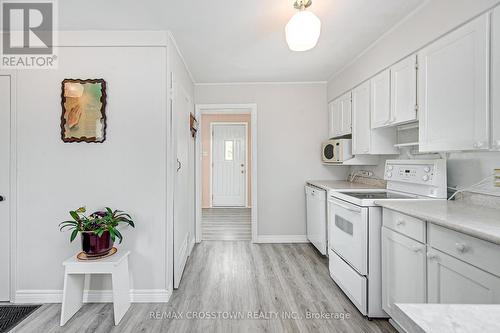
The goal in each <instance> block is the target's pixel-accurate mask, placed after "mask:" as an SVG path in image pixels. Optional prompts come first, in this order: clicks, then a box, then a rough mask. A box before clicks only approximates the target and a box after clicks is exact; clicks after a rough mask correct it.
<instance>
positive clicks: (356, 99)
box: [352, 81, 371, 155]
mask: <svg viewBox="0 0 500 333" xmlns="http://www.w3.org/2000/svg"><path fill="white" fill-rule="evenodd" d="M370 144H371V127H370V82H369V81H367V82H365V83H363V84H362V85H360V86H359V87H357V88H356V89H354V90H353V91H352V153H353V154H354V155H356V154H368V153H370Z"/></svg>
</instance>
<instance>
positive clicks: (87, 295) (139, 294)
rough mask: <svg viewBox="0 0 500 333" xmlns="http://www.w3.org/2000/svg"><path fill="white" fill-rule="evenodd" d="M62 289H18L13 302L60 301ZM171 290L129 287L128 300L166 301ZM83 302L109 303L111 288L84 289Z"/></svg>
mask: <svg viewBox="0 0 500 333" xmlns="http://www.w3.org/2000/svg"><path fill="white" fill-rule="evenodd" d="M62 295H63V291H62V290H18V291H17V292H16V296H15V297H16V298H15V300H14V303H16V304H29V303H33V304H40V303H61V302H62ZM171 295H172V291H170V290H166V289H131V290H130V301H131V302H132V303H167V302H168V301H169V299H170V296H171ZM83 302H84V303H111V302H113V291H112V290H85V291H84V292H83Z"/></svg>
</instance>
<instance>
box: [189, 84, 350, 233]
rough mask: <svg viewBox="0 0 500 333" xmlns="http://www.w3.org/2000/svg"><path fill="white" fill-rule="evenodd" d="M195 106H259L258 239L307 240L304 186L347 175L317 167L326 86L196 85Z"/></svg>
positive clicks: (323, 129)
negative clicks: (291, 238)
mask: <svg viewBox="0 0 500 333" xmlns="http://www.w3.org/2000/svg"><path fill="white" fill-rule="evenodd" d="M195 101H196V103H198V104H224V103H225V104H238V103H256V104H257V109H258V111H257V117H258V120H257V140H258V143H257V145H258V155H257V156H258V169H257V172H258V193H257V195H258V233H259V236H262V235H264V236H266V235H279V236H290V235H300V236H303V235H305V232H306V224H305V196H304V183H305V182H306V181H307V180H310V179H345V177H346V170H347V169H346V168H344V167H340V168H339V167H326V166H323V165H322V164H321V160H320V157H321V154H320V152H321V142H322V140H323V139H325V138H326V137H327V136H328V124H327V121H326V120H325V118H324V116H325V115H326V113H327V103H326V86H325V84H323V83H317V84H279V83H278V84H235V85H196V86H195Z"/></svg>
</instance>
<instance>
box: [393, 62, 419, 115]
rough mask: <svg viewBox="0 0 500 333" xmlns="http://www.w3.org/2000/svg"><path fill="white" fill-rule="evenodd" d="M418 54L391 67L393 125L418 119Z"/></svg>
mask: <svg viewBox="0 0 500 333" xmlns="http://www.w3.org/2000/svg"><path fill="white" fill-rule="evenodd" d="M416 64H417V56H416V55H412V56H410V57H408V58H406V59H404V60H402V61H400V62H398V63H397V64H395V65H394V66H392V67H391V114H392V119H391V125H398V124H403V123H407V122H410V121H414V120H417V111H416V106H417V69H416Z"/></svg>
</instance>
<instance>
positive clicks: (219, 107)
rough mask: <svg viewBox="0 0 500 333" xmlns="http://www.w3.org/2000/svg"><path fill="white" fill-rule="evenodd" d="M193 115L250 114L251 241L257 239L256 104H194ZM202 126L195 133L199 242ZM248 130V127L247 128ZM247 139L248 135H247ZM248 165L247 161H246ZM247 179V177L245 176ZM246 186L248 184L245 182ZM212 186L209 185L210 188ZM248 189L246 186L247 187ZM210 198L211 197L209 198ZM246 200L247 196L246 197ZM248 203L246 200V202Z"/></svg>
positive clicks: (198, 234) (199, 230) (198, 240)
mask: <svg viewBox="0 0 500 333" xmlns="http://www.w3.org/2000/svg"><path fill="white" fill-rule="evenodd" d="M195 110H196V112H195V116H196V119H198V121H200V120H201V115H202V114H236V113H237V114H250V116H251V121H250V124H251V128H252V144H251V147H252V148H251V154H252V155H251V156H252V165H251V166H250V168H251V174H252V183H251V189H252V210H251V215H252V242H254V243H255V242H256V241H257V238H258V237H257V235H258V230H257V225H258V223H257V216H258V215H257V214H258V202H257V193H258V191H257V184H258V174H257V165H258V164H257V156H258V146H257V141H258V140H257V104H196V107H195ZM201 131H202V128H201V126H200V129H199V131H198V133H197V135H196V148H195V149H196V156H197V159H196V163H195V164H196V166H195V168H196V180H195V181H196V216H195V219H196V242H197V243H200V242H201V196H202V172H201V169H202V167H201V159H202V150H201V135H202V133H201ZM247 132H248V128H247ZM247 139H248V136H247ZM247 165H248V161H247ZM248 167H249V166H247V170H248ZM247 181H248V177H247ZM247 186H248V184H247ZM211 187H212V186H211V185H210V188H211ZM247 190H248V188H247ZM210 199H211V198H210ZM247 200H248V198H247ZM247 205H248V202H247Z"/></svg>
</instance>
